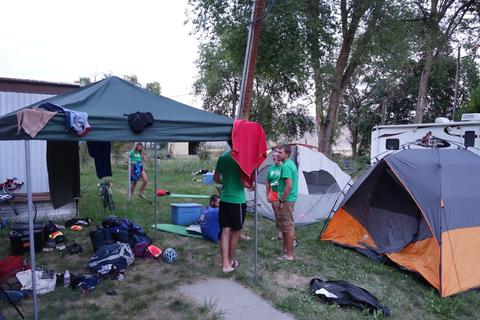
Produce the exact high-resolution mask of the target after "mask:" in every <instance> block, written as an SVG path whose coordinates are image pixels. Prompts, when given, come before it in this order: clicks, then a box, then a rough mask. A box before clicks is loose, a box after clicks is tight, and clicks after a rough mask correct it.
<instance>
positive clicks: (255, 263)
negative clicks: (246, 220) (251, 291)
mask: <svg viewBox="0 0 480 320" xmlns="http://www.w3.org/2000/svg"><path fill="white" fill-rule="evenodd" d="M257 176H258V168H255V192H254V198H253V204H254V208H253V214H254V219H253V230H254V231H253V232H254V234H253V247H254V248H253V283H257V281H258V268H257V266H258V213H257Z"/></svg>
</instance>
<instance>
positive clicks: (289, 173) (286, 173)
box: [278, 159, 298, 202]
mask: <svg viewBox="0 0 480 320" xmlns="http://www.w3.org/2000/svg"><path fill="white" fill-rule="evenodd" d="M285 179H291V180H292V190H291V191H290V193H289V194H288V196H287V198H286V199H285V201H289V202H295V201H297V193H298V170H297V166H296V165H295V163H294V162H293V161H292V160H290V159H288V160H286V161H285V162H284V163H283V165H282V173H281V175H280V181H279V184H278V196H279V197H280V199H281V198H282V196H283V192H284V191H285Z"/></svg>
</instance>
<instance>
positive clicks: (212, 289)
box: [179, 279, 294, 320]
mask: <svg viewBox="0 0 480 320" xmlns="http://www.w3.org/2000/svg"><path fill="white" fill-rule="evenodd" d="M179 289H180V292H182V293H183V294H184V295H186V296H188V297H190V298H192V299H193V300H194V301H196V302H198V303H199V304H202V305H203V304H204V303H207V304H209V303H214V304H215V306H216V307H217V310H218V311H220V310H221V311H222V312H223V316H224V317H225V319H226V320H243V319H249V320H272V319H275V320H293V319H294V318H293V317H292V316H291V315H289V314H286V313H282V312H280V311H278V310H277V309H274V308H273V307H272V305H271V304H270V303H269V302H268V301H266V300H264V299H263V298H261V297H260V296H258V295H256V294H255V293H253V292H252V291H251V290H249V289H247V288H245V287H244V286H242V285H240V284H238V283H236V282H235V281H233V280H231V279H209V280H203V281H200V282H196V283H194V284H191V285H185V286H181V287H180V288H179Z"/></svg>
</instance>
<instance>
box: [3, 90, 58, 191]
mask: <svg viewBox="0 0 480 320" xmlns="http://www.w3.org/2000/svg"><path fill="white" fill-rule="evenodd" d="M51 96H52V95H49V94H34V93H16V92H0V116H2V115H4V114H7V113H9V112H12V111H15V110H18V109H20V108H23V107H25V106H28V105H30V104H32V103H35V102H37V101H40V100H43V99H46V98H49V97H51ZM46 145H47V144H46V142H45V141H32V142H31V144H30V146H31V156H32V161H31V165H32V192H49V189H48V173H47V162H46ZM12 177H17V178H18V179H19V180H20V181H25V142H24V141H0V181H1V182H3V181H5V179H7V178H12ZM25 190H26V188H25ZM25 190H23V191H24V192H25Z"/></svg>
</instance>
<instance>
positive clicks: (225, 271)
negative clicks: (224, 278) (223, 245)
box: [222, 267, 236, 274]
mask: <svg viewBox="0 0 480 320" xmlns="http://www.w3.org/2000/svg"><path fill="white" fill-rule="evenodd" d="M235 270H236V269H235V268H233V267H232V269H228V270H223V269H222V272H223V274H228V273H232V272H233V271H235Z"/></svg>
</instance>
